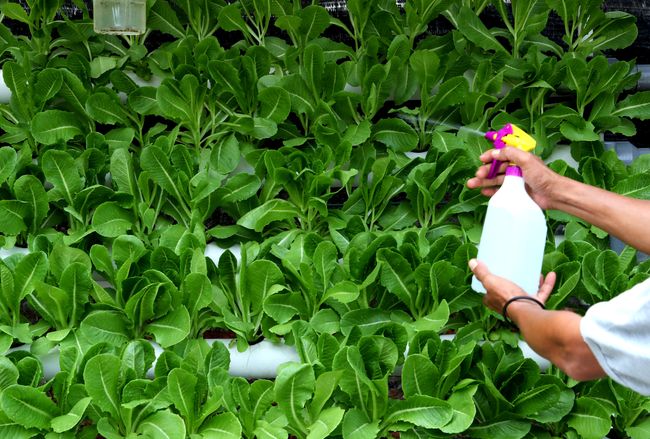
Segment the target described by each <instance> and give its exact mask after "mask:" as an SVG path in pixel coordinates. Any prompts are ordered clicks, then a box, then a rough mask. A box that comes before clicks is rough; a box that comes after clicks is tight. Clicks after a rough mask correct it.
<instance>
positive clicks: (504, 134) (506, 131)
mask: <svg viewBox="0 0 650 439" xmlns="http://www.w3.org/2000/svg"><path fill="white" fill-rule="evenodd" d="M485 137H486V138H487V139H488V140H490V141H491V142H492V143H493V144H494V147H495V148H496V149H501V148H505V147H506V146H514V147H515V148H519V149H521V150H522V151H531V150H533V149H535V145H536V142H535V139H533V138H532V137H531V136H530V135H529V134H527V133H526V132H525V131H524V130H522V129H521V128H519V127H517V126H516V125H513V124H511V123H507V124H505V126H504V127H503V128H501V129H500V130H497V131H488V132H487V133H485ZM500 166H501V161H500V160H493V161H492V165H491V166H490V171H489V172H488V175H487V178H494V177H496V175H497V173H498V172H499V167H500Z"/></svg>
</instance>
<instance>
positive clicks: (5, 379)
mask: <svg viewBox="0 0 650 439" xmlns="http://www.w3.org/2000/svg"><path fill="white" fill-rule="evenodd" d="M18 376H19V372H18V368H16V365H15V364H14V363H12V361H11V360H10V359H8V358H7V357H4V356H3V357H0V393H2V390H4V389H6V388H7V387H9V386H11V385H13V384H17V383H18Z"/></svg>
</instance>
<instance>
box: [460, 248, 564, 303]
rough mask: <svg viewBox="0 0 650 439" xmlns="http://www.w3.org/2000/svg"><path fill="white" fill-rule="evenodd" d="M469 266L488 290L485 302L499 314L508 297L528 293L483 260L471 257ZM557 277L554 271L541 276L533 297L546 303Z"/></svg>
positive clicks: (484, 298)
mask: <svg viewBox="0 0 650 439" xmlns="http://www.w3.org/2000/svg"><path fill="white" fill-rule="evenodd" d="M469 268H470V269H471V270H472V272H473V273H474V275H475V276H476V278H477V279H478V280H479V281H481V283H482V284H483V287H484V288H485V290H486V294H485V297H483V303H484V304H485V306H487V307H488V308H490V309H492V310H494V311H496V312H498V313H499V314H501V312H502V311H503V305H505V303H506V302H507V301H508V299H510V298H512V297H514V296H525V295H527V294H526V292H525V291H524V290H523V289H521V287H519V286H518V285H517V284H515V283H514V282H510V281H509V280H508V279H505V278H503V277H499V276H497V275H494V274H492V273H490V270H489V269H488V267H487V266H486V265H485V264H484V263H483V262H481V261H478V260H476V259H470V261H469ZM556 277H557V276H556V274H555V273H554V272H552V271H551V272H550V273H548V274H547V275H546V277H543V276H542V277H540V282H539V290H538V291H537V294H536V295H534V296H531V297H534V298H535V299H537V300H539V301H540V302H541V303H542V304H544V303H546V300H547V299H548V297H549V296H550V295H551V291H553V287H554V286H555V280H556Z"/></svg>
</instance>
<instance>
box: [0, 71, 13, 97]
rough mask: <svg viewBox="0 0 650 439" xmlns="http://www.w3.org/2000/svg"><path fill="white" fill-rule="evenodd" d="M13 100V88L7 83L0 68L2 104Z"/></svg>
mask: <svg viewBox="0 0 650 439" xmlns="http://www.w3.org/2000/svg"><path fill="white" fill-rule="evenodd" d="M10 100H11V90H9V87H7V84H5V79H4V77H3V76H2V69H0V104H8V103H9V101H10Z"/></svg>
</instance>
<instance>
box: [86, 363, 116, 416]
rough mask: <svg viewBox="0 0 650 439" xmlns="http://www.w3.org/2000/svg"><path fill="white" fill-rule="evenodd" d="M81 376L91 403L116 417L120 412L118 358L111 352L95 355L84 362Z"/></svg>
mask: <svg viewBox="0 0 650 439" xmlns="http://www.w3.org/2000/svg"><path fill="white" fill-rule="evenodd" d="M83 376H84V383H85V385H86V392H88V395H89V396H90V397H91V398H92V402H93V404H94V405H96V406H97V407H99V408H100V409H101V410H103V411H105V412H107V413H109V414H110V415H111V416H113V418H117V417H118V416H119V413H120V396H119V395H120V393H121V392H120V388H119V387H118V385H119V377H120V359H119V358H118V357H117V356H115V355H113V354H99V355H96V356H94V357H92V358H91V359H89V360H88V362H87V363H86V366H85V368H84V372H83Z"/></svg>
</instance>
